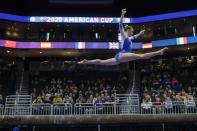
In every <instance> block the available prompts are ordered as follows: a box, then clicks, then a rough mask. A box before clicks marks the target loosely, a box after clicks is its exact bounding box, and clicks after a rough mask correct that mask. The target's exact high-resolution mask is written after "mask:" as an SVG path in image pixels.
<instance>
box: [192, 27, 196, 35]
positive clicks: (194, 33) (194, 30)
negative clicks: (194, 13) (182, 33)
mask: <svg viewBox="0 0 197 131" xmlns="http://www.w3.org/2000/svg"><path fill="white" fill-rule="evenodd" d="M192 30H193V35H194V36H196V29H195V26H192Z"/></svg>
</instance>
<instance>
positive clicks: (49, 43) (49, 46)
mask: <svg viewBox="0 0 197 131" xmlns="http://www.w3.org/2000/svg"><path fill="white" fill-rule="evenodd" d="M41 48H51V42H41Z"/></svg>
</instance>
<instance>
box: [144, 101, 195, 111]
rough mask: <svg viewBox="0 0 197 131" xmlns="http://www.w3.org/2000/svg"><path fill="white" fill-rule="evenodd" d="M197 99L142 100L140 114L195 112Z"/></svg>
mask: <svg viewBox="0 0 197 131" xmlns="http://www.w3.org/2000/svg"><path fill="white" fill-rule="evenodd" d="M196 105H197V101H196V102H195V101H173V102H171V101H169V102H163V103H161V102H144V103H142V104H141V114H187V113H190V114H191V113H197V107H196Z"/></svg>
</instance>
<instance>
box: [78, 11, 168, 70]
mask: <svg viewBox="0 0 197 131" xmlns="http://www.w3.org/2000/svg"><path fill="white" fill-rule="evenodd" d="M125 13H126V9H122V14H121V17H120V23H119V30H120V34H121V37H122V40H123V41H122V42H123V46H122V49H121V51H120V52H118V53H117V54H116V55H115V56H114V58H109V59H106V60H101V59H94V60H86V59H84V60H82V61H80V62H78V64H95V65H106V66H110V65H118V64H120V63H124V62H129V61H133V60H138V59H149V58H151V57H154V56H157V55H163V54H164V52H165V51H166V50H167V49H168V48H167V47H165V48H163V49H160V50H158V51H154V52H150V53H144V54H136V53H131V50H132V40H133V39H136V38H138V37H139V36H141V35H143V34H144V32H145V30H142V31H140V32H139V33H138V34H136V35H133V31H134V30H133V27H132V26H127V27H125V29H124V27H123V19H124V15H125Z"/></svg>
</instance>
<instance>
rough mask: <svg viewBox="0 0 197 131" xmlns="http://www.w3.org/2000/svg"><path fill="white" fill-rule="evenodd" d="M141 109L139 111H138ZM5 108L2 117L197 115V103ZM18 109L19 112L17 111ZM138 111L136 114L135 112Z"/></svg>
mask: <svg viewBox="0 0 197 131" xmlns="http://www.w3.org/2000/svg"><path fill="white" fill-rule="evenodd" d="M139 108H140V109H141V110H140V111H138V109H139ZM4 109H5V108H4V106H3V105H0V115H24V113H22V112H23V111H26V110H29V111H30V113H29V114H25V115H118V114H125V113H122V109H124V110H128V111H127V114H154V115H156V114H197V101H196V102H195V101H173V102H171V101H169V102H163V103H161V102H147V103H142V104H141V106H140V107H139V106H134V105H122V104H120V103H115V102H114V103H97V104H92V103H76V104H74V105H71V104H63V103H62V104H32V106H31V107H30V108H28V109H27V108H26V110H24V108H23V107H20V106H17V108H16V107H9V109H7V110H6V111H8V112H7V113H6V112H4ZM16 109H17V110H16ZM135 110H136V112H135Z"/></svg>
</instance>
